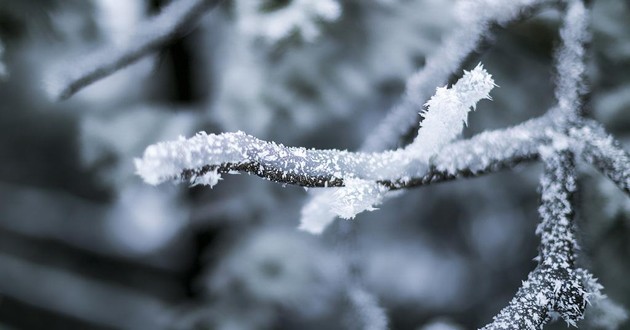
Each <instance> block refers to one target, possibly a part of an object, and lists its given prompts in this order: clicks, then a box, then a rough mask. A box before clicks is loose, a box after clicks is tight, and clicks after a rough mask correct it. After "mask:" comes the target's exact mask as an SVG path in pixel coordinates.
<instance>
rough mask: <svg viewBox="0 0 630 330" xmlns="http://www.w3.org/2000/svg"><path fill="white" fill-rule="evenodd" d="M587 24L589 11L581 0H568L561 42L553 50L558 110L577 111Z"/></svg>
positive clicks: (587, 36)
mask: <svg viewBox="0 0 630 330" xmlns="http://www.w3.org/2000/svg"><path fill="white" fill-rule="evenodd" d="M587 26H588V12H587V9H586V8H585V7H584V4H583V3H582V1H570V3H569V6H568V8H567V13H566V15H565V17H564V24H563V26H562V29H560V37H561V39H562V46H561V47H560V48H559V50H558V52H557V53H556V70H557V73H558V81H557V82H556V84H557V86H556V99H557V100H558V108H559V110H560V111H561V112H562V113H564V114H566V115H570V116H576V115H577V114H578V112H579V109H580V95H582V94H583V93H584V92H585V91H584V85H583V83H582V75H584V71H585V70H586V65H585V63H584V52H585V50H584V44H585V43H586V42H588V40H589V38H590V35H589V33H588V31H587Z"/></svg>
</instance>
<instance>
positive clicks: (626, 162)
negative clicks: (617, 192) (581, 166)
mask: <svg viewBox="0 0 630 330" xmlns="http://www.w3.org/2000/svg"><path fill="white" fill-rule="evenodd" d="M569 135H570V136H571V138H572V139H573V141H574V142H575V143H574V144H573V145H574V147H575V148H576V152H577V153H578V154H580V155H581V156H582V158H584V159H585V160H586V161H587V162H588V163H590V164H591V165H593V166H595V168H597V169H598V170H599V171H600V172H602V173H603V174H604V175H606V176H607V177H608V178H610V179H611V180H612V181H613V182H614V183H615V184H616V185H617V186H618V187H619V188H620V189H621V190H623V191H625V192H626V194H629V195H630V155H628V153H627V152H626V151H625V150H623V149H622V148H621V146H620V144H619V142H618V141H615V139H613V137H612V136H611V135H608V133H606V131H604V129H603V128H602V127H601V125H598V124H595V123H593V122H589V123H588V124H587V125H585V126H583V127H580V128H572V129H570V130H569Z"/></svg>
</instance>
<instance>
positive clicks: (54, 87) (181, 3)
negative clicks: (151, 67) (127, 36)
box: [47, 0, 220, 99]
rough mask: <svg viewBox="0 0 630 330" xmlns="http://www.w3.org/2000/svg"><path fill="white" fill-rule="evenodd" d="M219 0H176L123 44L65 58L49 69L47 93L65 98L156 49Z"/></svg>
mask: <svg viewBox="0 0 630 330" xmlns="http://www.w3.org/2000/svg"><path fill="white" fill-rule="evenodd" d="M219 2H220V0H177V1H173V2H172V3H171V4H169V5H168V6H166V7H165V8H164V9H163V10H162V11H161V12H160V13H159V14H158V15H156V16H154V17H152V18H150V19H148V20H147V21H146V22H144V23H142V24H141V26H140V27H139V28H138V30H137V31H136V33H135V34H134V36H133V37H132V39H131V41H130V42H129V44H128V45H127V46H125V47H118V46H115V45H107V46H105V47H103V48H101V49H98V50H97V51H96V52H94V53H92V54H89V55H87V56H85V57H82V58H81V59H79V60H78V61H72V62H68V63H67V65H65V66H63V67H62V68H60V70H58V71H56V72H54V73H52V75H51V76H50V77H49V78H48V81H47V84H48V88H49V92H50V94H51V95H52V96H53V97H55V98H58V99H66V98H69V97H70V96H72V95H74V94H75V93H76V92H78V91H79V90H81V89H82V88H84V87H86V86H88V85H90V84H92V83H94V82H96V81H98V80H100V79H102V78H104V77H107V76H109V75H111V74H112V73H114V72H116V71H118V70H120V69H122V68H124V67H125V66H128V65H130V64H132V63H134V62H135V61H137V60H139V59H140V58H142V57H144V56H146V55H148V54H150V53H151V52H153V51H156V50H157V49H159V48H160V47H162V46H163V45H164V44H166V43H167V42H169V41H170V40H172V39H173V38H175V37H177V35H178V33H181V32H182V30H183V29H184V28H186V27H187V26H190V25H192V24H194V23H195V22H196V21H198V20H199V19H200V18H201V17H202V16H203V14H204V13H205V12H207V11H208V10H210V9H211V8H213V7H214V6H215V5H217V4H218V3H219Z"/></svg>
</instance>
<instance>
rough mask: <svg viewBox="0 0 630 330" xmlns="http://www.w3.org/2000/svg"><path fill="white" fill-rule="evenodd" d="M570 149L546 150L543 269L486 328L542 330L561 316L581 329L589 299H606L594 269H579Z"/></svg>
mask: <svg viewBox="0 0 630 330" xmlns="http://www.w3.org/2000/svg"><path fill="white" fill-rule="evenodd" d="M568 146H569V143H568V142H567V141H566V139H562V140H560V141H557V140H556V141H554V143H553V146H549V147H543V148H541V157H542V159H543V161H544V163H545V169H544V174H543V177H542V178H541V190H542V196H541V205H540V208H539V213H540V217H541V223H540V224H539V226H538V228H537V234H539V235H540V237H541V243H540V254H539V256H538V266H537V267H536V269H535V270H533V271H532V272H531V273H530V274H529V276H528V277H527V280H526V281H524V282H523V284H522V285H521V287H520V288H519V290H518V291H517V293H516V295H515V296H514V298H513V299H512V301H511V302H510V303H509V305H508V306H507V307H505V308H504V309H503V310H501V312H499V314H498V315H497V316H495V317H494V319H493V321H492V323H490V324H488V325H486V326H485V327H484V328H483V329H485V330H499V329H527V330H540V329H542V328H543V326H544V325H545V324H546V323H547V322H548V321H550V320H552V319H556V318H558V317H561V318H562V319H564V321H566V322H567V324H569V325H573V326H575V325H576V322H577V321H579V320H580V319H582V318H583V315H584V309H585V308H586V305H587V303H588V302H589V299H592V298H598V297H600V296H601V293H600V290H601V285H599V284H598V283H597V281H596V280H595V279H594V278H593V276H592V275H591V274H589V273H588V271H586V270H584V269H581V268H576V266H575V259H576V255H575V254H576V251H577V250H578V245H577V242H576V237H575V223H574V221H573V214H574V210H573V201H572V197H573V194H574V192H575V190H576V185H575V173H574V172H575V165H574V160H573V157H574V155H573V153H572V152H570V151H569V150H568V149H567V148H568Z"/></svg>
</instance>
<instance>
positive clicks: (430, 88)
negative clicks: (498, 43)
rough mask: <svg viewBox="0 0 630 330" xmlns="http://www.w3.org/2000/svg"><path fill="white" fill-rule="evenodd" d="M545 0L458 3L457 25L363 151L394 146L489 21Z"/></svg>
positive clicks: (485, 32) (505, 18) (413, 78)
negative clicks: (436, 87)
mask: <svg viewBox="0 0 630 330" xmlns="http://www.w3.org/2000/svg"><path fill="white" fill-rule="evenodd" d="M545 2H547V1H545V0H514V1H492V0H467V1H461V2H459V3H457V5H458V8H457V11H456V14H457V18H458V20H459V25H458V27H456V28H455V30H454V31H453V32H452V33H451V34H450V35H448V36H447V37H446V38H445V40H444V42H443V43H442V44H441V45H440V47H438V49H436V50H435V51H434V52H433V54H431V55H430V56H429V57H428V58H427V61H426V64H425V66H424V67H422V68H421V69H420V70H418V71H417V72H416V73H414V74H413V75H412V76H411V77H410V78H409V79H408V80H407V82H406V86H405V94H404V96H403V98H402V100H400V101H399V102H398V103H397V104H396V105H395V106H394V107H393V108H392V109H390V111H389V113H388V114H387V116H386V117H385V118H384V119H383V120H382V121H381V123H380V124H379V125H378V126H377V127H376V129H375V130H374V133H373V134H371V135H369V136H368V137H367V139H366V140H365V141H364V143H363V147H362V148H361V150H363V151H383V150H387V149H390V148H394V147H395V146H396V145H397V143H398V141H399V139H400V137H401V136H403V135H405V134H407V133H408V132H409V130H410V129H411V128H412V127H413V126H414V125H416V124H417V122H418V117H417V108H418V107H419V106H421V105H422V104H424V102H426V100H427V99H428V98H429V97H430V96H431V95H432V93H433V92H434V89H435V86H442V85H444V84H446V82H447V81H448V78H449V76H450V75H451V74H453V73H454V72H456V71H457V70H458V69H459V68H460V67H461V66H462V64H463V62H464V61H465V60H466V58H467V57H468V56H469V55H470V54H471V53H473V52H474V51H475V48H477V47H478V45H479V44H480V43H481V41H482V39H483V38H484V37H485V36H487V35H488V33H489V31H490V27H491V25H492V23H498V24H506V23H507V22H510V21H512V20H514V19H515V18H516V17H518V16H519V15H520V14H521V13H523V12H524V11H525V10H527V9H531V8H532V7H534V6H536V5H540V4H542V3H545Z"/></svg>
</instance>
